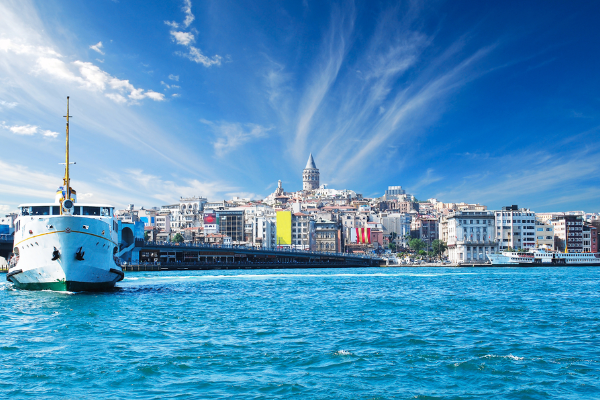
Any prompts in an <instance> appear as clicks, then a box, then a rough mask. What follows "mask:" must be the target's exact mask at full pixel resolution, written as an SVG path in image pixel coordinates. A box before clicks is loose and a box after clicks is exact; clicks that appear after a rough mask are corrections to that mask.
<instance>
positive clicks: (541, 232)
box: [535, 218, 554, 250]
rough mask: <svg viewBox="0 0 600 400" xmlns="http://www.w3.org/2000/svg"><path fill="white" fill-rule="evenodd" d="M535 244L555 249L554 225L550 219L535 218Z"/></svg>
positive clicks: (537, 246) (539, 246)
mask: <svg viewBox="0 0 600 400" xmlns="http://www.w3.org/2000/svg"><path fill="white" fill-rule="evenodd" d="M535 246H536V248H544V249H548V250H554V225H552V223H551V222H550V221H548V220H545V221H544V220H538V219H537V218H536V220H535Z"/></svg>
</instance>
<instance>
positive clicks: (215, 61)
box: [178, 46, 223, 67]
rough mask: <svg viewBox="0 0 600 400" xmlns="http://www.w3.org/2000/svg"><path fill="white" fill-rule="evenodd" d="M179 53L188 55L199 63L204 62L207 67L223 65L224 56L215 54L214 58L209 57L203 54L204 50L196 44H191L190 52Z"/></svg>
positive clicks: (187, 56)
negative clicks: (195, 45)
mask: <svg viewBox="0 0 600 400" xmlns="http://www.w3.org/2000/svg"><path fill="white" fill-rule="evenodd" d="M178 54H180V55H182V56H183V57H186V58H188V59H190V60H192V61H194V62H196V63H198V64H202V65H204V66H205V67H210V66H211V65H221V60H222V59H223V57H221V56H220V55H218V54H217V55H214V56H213V58H209V57H207V56H205V55H204V54H202V51H201V50H200V49H198V48H196V47H194V46H190V52H189V53H188V54H184V53H181V52H179V53H178Z"/></svg>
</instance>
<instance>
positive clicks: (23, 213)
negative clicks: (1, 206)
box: [21, 207, 29, 215]
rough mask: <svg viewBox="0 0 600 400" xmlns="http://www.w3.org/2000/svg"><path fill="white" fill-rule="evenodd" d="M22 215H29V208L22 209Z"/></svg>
mask: <svg viewBox="0 0 600 400" xmlns="http://www.w3.org/2000/svg"><path fill="white" fill-rule="evenodd" d="M21 215H29V207H21Z"/></svg>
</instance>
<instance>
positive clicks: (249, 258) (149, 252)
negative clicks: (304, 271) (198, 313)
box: [124, 241, 383, 271]
mask: <svg viewBox="0 0 600 400" xmlns="http://www.w3.org/2000/svg"><path fill="white" fill-rule="evenodd" d="M131 252H132V257H131V259H132V263H131V264H128V265H125V267H124V268H125V270H126V271H137V270H161V269H166V270H185V269H259V268H260V269H262V268H354V267H379V266H380V265H381V264H382V262H383V260H382V259H381V258H378V257H375V256H371V255H359V254H347V253H325V252H316V251H303V250H287V249H286V250H284V249H267V250H265V249H260V250H258V249H254V248H249V247H243V246H211V245H193V244H187V243H181V244H177V243H169V242H144V241H136V243H135V244H134V246H132V249H131ZM136 253H137V254H136Z"/></svg>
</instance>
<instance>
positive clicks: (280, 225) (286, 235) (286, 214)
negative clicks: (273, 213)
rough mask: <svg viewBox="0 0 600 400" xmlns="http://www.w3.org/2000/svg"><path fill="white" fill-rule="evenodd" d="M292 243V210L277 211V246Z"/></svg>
mask: <svg viewBox="0 0 600 400" xmlns="http://www.w3.org/2000/svg"><path fill="white" fill-rule="evenodd" d="M291 244H292V212H291V211H277V246H289V245H291Z"/></svg>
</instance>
